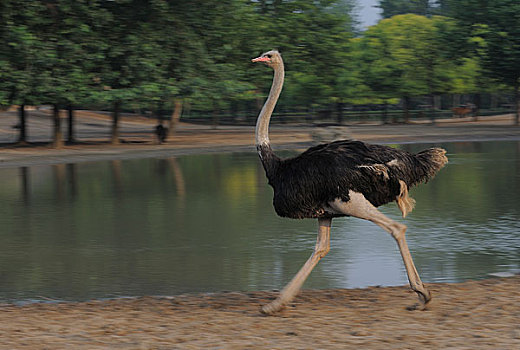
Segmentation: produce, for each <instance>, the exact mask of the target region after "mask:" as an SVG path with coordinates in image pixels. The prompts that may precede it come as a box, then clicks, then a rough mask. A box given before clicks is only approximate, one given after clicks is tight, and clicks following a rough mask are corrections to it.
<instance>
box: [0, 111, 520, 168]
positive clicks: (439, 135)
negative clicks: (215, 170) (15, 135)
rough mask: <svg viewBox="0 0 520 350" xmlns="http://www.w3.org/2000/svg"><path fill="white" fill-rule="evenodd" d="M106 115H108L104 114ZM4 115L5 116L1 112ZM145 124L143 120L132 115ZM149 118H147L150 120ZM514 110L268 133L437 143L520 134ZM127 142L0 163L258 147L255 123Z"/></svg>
mask: <svg viewBox="0 0 520 350" xmlns="http://www.w3.org/2000/svg"><path fill="white" fill-rule="evenodd" d="M105 118H106V117H105ZM0 121H1V118H0ZM127 122H128V123H132V124H139V123H141V124H142V125H145V122H144V121H140V120H139V119H138V120H130V121H127ZM147 122H148V123H149V121H147ZM512 123H513V116H512V115H506V116H497V117H485V118H484V117H483V118H482V119H481V120H480V121H478V122H472V121H470V120H469V119H468V120H463V119H454V120H452V119H448V120H439V121H438V122H437V123H436V125H430V124H429V123H426V122H421V123H415V124H406V125H403V124H400V125H379V124H355V125H349V126H345V127H319V126H303V125H296V126H278V125H275V126H272V127H271V130H270V139H271V142H272V144H273V147H274V149H275V150H276V149H288V148H302V149H304V148H307V147H309V146H311V145H313V144H317V143H319V142H326V141H331V140H333V139H347V138H349V139H356V140H361V141H367V142H372V143H413V142H422V143H436V142H442V141H483V140H520V127H519V126H513V125H512ZM122 139H123V141H124V142H123V143H122V144H120V145H116V146H114V145H110V144H108V143H107V141H106V140H107V138H106V137H105V138H97V139H96V138H91V139H89V140H88V141H84V142H82V143H79V144H73V145H69V146H65V147H63V148H62V149H60V150H56V149H52V148H50V147H48V146H46V145H41V144H31V145H28V146H16V145H13V144H4V145H0V167H14V166H25V165H38V164H55V163H68V162H81V161H96V160H111V159H130V158H144V157H172V156H179V155H185V154H196V153H208V152H231V151H254V127H252V126H250V127H246V126H226V127H223V126H222V127H219V128H218V129H212V128H211V127H208V126H201V125H193V124H185V123H181V125H180V126H179V128H178V132H177V133H176V135H175V136H174V137H173V138H172V139H171V140H169V141H168V142H166V143H165V144H162V145H157V144H154V142H153V139H152V138H151V133H150V131H147V133H145V134H142V133H131V134H128V135H127V136H125V135H124V134H123V137H122Z"/></svg>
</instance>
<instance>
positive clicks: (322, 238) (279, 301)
mask: <svg viewBox="0 0 520 350" xmlns="http://www.w3.org/2000/svg"><path fill="white" fill-rule="evenodd" d="M318 222H319V229H318V238H317V241H316V246H315V247H314V251H313V253H312V255H311V256H310V258H309V259H308V260H307V262H305V264H304V265H303V266H302V268H301V269H300V271H298V273H297V274H296V275H295V276H294V277H293V279H292V280H291V282H289V283H288V284H287V285H286V286H285V288H284V289H283V290H282V291H281V293H280V295H279V296H278V298H276V299H275V300H274V301H272V302H271V303H269V304H267V305H264V306H263V307H262V309H261V311H262V313H264V314H267V315H271V314H274V313H275V312H277V311H280V310H281V309H282V308H283V307H284V306H285V305H286V304H287V303H289V302H290V301H291V300H292V299H293V298H294V297H295V296H296V294H298V291H299V290H300V288H301V287H302V285H303V283H304V282H305V280H306V279H307V277H308V276H309V274H310V273H311V271H312V269H313V268H314V266H316V264H317V263H318V261H320V259H321V258H323V257H324V256H325V255H327V253H328V252H329V250H330V225H331V222H332V219H318Z"/></svg>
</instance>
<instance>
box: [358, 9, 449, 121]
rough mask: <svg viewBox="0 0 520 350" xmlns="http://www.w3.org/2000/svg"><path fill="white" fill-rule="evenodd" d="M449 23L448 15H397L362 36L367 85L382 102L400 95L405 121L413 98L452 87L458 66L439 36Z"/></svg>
mask: <svg viewBox="0 0 520 350" xmlns="http://www.w3.org/2000/svg"><path fill="white" fill-rule="evenodd" d="M450 25H451V24H450V20H449V19H448V18H445V17H440V16H434V17H432V18H426V17H424V16H418V15H414V14H407V15H398V16H394V17H392V18H389V19H384V20H381V21H380V22H379V23H378V24H377V25H375V26H372V27H370V28H369V29H368V30H367V31H366V32H365V33H364V36H363V38H362V39H361V43H360V45H361V52H362V56H363V59H362V62H363V65H362V68H361V69H362V70H363V72H364V73H363V76H364V77H365V79H366V83H367V85H368V86H369V87H370V90H371V91H372V92H373V94H374V97H378V98H380V99H382V100H383V101H384V100H387V99H390V98H395V97H397V96H400V97H401V98H402V100H403V104H404V119H405V122H408V120H409V112H408V109H409V105H410V98H411V97H414V96H420V95H429V96H431V98H432V99H433V96H434V95H436V94H440V93H442V92H447V91H449V89H450V87H451V79H452V77H453V74H452V73H453V71H454V69H455V65H454V64H453V63H452V62H451V61H450V60H449V56H447V55H446V53H445V50H444V47H445V44H444V42H443V40H442V39H443V37H442V36H441V35H440V33H441V32H443V31H444V30H447V29H448V28H449V27H450ZM432 105H433V103H432ZM432 115H433V114H432ZM432 120H433V119H432Z"/></svg>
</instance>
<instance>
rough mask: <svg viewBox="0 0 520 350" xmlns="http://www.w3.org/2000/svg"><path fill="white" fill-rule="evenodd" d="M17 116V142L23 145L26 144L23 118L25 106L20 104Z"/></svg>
mask: <svg viewBox="0 0 520 350" xmlns="http://www.w3.org/2000/svg"><path fill="white" fill-rule="evenodd" d="M18 115H19V117H20V124H19V125H20V137H19V138H18V142H19V143H22V144H25V143H27V128H26V118H25V105H24V104H21V105H20V107H18Z"/></svg>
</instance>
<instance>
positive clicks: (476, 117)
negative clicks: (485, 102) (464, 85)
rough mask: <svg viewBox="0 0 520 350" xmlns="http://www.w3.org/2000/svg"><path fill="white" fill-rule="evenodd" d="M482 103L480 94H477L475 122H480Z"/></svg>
mask: <svg viewBox="0 0 520 350" xmlns="http://www.w3.org/2000/svg"><path fill="white" fill-rule="evenodd" d="M481 101H482V97H481V95H480V93H477V94H475V108H474V109H473V111H472V113H473V120H474V121H477V120H478V115H479V113H480V105H481V104H482V102H481Z"/></svg>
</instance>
